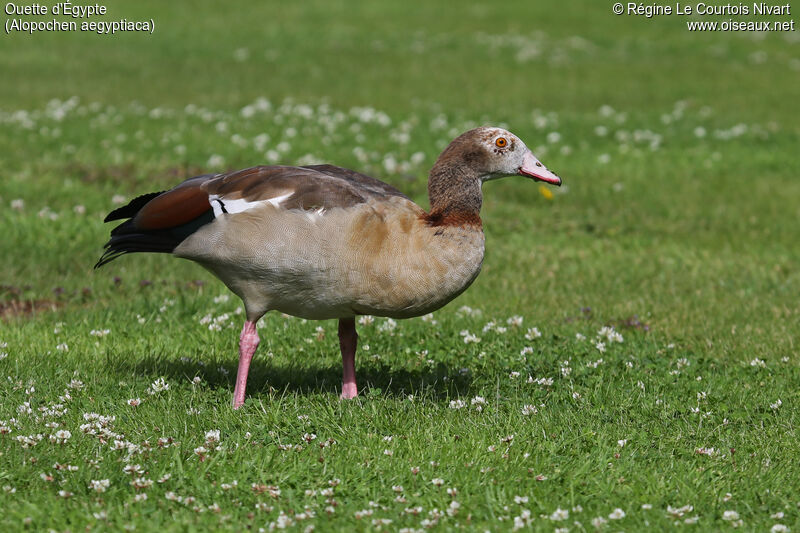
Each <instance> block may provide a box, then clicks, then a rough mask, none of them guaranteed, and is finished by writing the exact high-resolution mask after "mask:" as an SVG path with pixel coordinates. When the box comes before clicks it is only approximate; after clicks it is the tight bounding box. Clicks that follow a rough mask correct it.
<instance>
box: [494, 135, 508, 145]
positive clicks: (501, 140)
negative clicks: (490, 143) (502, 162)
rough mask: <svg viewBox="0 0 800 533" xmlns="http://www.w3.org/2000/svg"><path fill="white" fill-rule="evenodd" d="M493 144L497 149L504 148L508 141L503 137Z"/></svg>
mask: <svg viewBox="0 0 800 533" xmlns="http://www.w3.org/2000/svg"><path fill="white" fill-rule="evenodd" d="M494 144H496V145H497V147H498V148H505V147H506V145H508V141H507V140H506V138H505V137H498V138H497V140H496V141H495V142H494Z"/></svg>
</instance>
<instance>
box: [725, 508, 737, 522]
mask: <svg viewBox="0 0 800 533" xmlns="http://www.w3.org/2000/svg"><path fill="white" fill-rule="evenodd" d="M722 519H723V520H727V521H729V522H730V521H733V520H738V519H739V513H737V512H736V511H730V510H729V511H724V512H723V513H722Z"/></svg>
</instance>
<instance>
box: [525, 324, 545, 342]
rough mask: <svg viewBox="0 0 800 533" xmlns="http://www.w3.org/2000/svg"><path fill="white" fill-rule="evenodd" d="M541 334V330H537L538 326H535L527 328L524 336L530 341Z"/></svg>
mask: <svg viewBox="0 0 800 533" xmlns="http://www.w3.org/2000/svg"><path fill="white" fill-rule="evenodd" d="M541 336H542V332H541V331H539V328H535V327H533V328H528V331H527V332H526V333H525V338H526V339H528V340H529V341H532V340H533V339H538V338H539V337H541Z"/></svg>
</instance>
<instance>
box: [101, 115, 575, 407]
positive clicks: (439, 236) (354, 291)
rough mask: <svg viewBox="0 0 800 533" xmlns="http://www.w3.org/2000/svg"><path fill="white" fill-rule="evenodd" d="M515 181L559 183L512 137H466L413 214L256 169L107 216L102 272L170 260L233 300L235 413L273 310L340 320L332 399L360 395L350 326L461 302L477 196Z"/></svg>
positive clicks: (376, 185)
mask: <svg viewBox="0 0 800 533" xmlns="http://www.w3.org/2000/svg"><path fill="white" fill-rule="evenodd" d="M512 174H519V175H522V176H527V177H530V178H533V179H534V180H538V181H544V182H547V183H550V184H553V185H560V184H561V178H559V177H558V176H557V175H556V174H554V173H553V172H551V171H549V170H548V169H547V168H546V167H545V166H544V165H542V163H540V162H539V160H538V159H536V157H535V156H534V155H533V153H531V151H530V150H529V149H528V148H527V147H526V146H525V143H523V142H522V141H521V140H520V139H519V138H518V137H516V136H515V135H513V134H512V133H510V132H508V131H506V130H504V129H500V128H494V127H483V128H477V129H473V130H470V131H468V132H466V133H464V134H462V135H461V136H459V137H458V138H456V139H455V140H454V141H453V142H451V143H450V145H449V146H448V147H447V148H445V150H444V152H442V154H441V155H440V156H439V159H438V160H437V161H436V164H434V165H433V169H432V170H431V172H430V177H429V179H428V195H429V198H430V204H431V210H430V212H427V213H426V212H425V211H424V210H423V209H422V208H421V207H419V206H418V205H416V204H415V203H414V202H412V201H411V200H410V199H409V198H408V197H406V196H405V195H403V193H401V192H400V191H398V190H397V189H395V188H394V187H392V186H391V185H387V184H386V183H383V182H382V181H379V180H377V179H375V178H371V177H369V176H365V175H364V174H360V173H358V172H355V171H353V170H348V169H345V168H340V167H336V166H333V165H311V166H303V167H290V166H259V167H253V168H248V169H245V170H239V171H236V172H230V173H226V174H206V175H203V176H197V177H194V178H190V179H187V180H186V181H184V182H183V183H181V184H180V185H178V186H177V187H175V188H174V189H171V190H169V191H166V192H157V193H151V194H145V195H143V196H139V197H138V198H135V199H134V200H132V201H131V202H130V203H129V204H128V205H126V206H124V207H121V208H119V209H116V210H114V211H112V212H111V213H110V214H109V215H108V216H107V217H106V218H105V221H106V222H109V221H111V220H122V219H127V220H125V222H123V223H122V224H120V225H119V226H117V227H116V228H114V229H113V230H112V231H111V239H110V240H109V241H108V243H106V245H105V253H104V254H103V256H102V257H101V258H100V260H99V261H98V262H97V265H95V268H97V267H100V266H102V265H104V264H106V263H108V262H109V261H112V260H114V259H116V258H117V257H119V256H120V255H123V254H126V253H129V252H162V253H172V254H173V255H176V256H178V257H183V258H186V259H191V260H192V261H195V262H197V263H199V264H200V265H202V266H204V267H205V268H207V269H208V270H210V271H211V272H212V273H213V274H214V275H216V276H217V277H218V278H219V279H220V280H221V281H222V282H223V283H224V284H225V285H227V286H228V288H229V289H230V290H231V291H233V292H234V293H235V294H236V295H238V296H239V297H240V298H241V299H242V301H243V302H244V307H245V311H246V321H245V323H244V327H243V329H242V332H241V335H240V337H239V369H238V372H237V375H236V387H235V389H234V394H233V407H234V408H238V407H240V406H241V405H242V404H243V403H244V399H245V385H246V383H247V372H248V369H249V366H250V360H251V359H252V357H253V353H254V352H255V350H256V348H257V347H258V343H259V338H258V334H257V332H256V322H257V321H258V319H259V318H261V317H262V316H263V315H264V313H266V312H267V311H271V310H277V311H281V312H283V313H287V314H289V315H294V316H298V317H303V318H307V319H316V320H322V319H330V318H336V319H338V320H339V346H340V348H341V351H342V363H343V380H342V394H341V397H342V398H353V397H355V396H356V395H357V394H358V391H357V388H356V376H355V352H356V342H357V339H358V336H357V334H356V328H355V319H354V317H355V316H356V315H376V316H386V317H394V318H408V317H414V316H420V315H424V314H426V313H430V312H432V311H434V310H436V309H439V308H440V307H442V306H443V305H445V304H447V303H448V302H449V301H450V300H452V299H453V298H455V297H456V296H458V295H459V294H461V292H463V291H464V290H465V289H466V288H467V287H469V285H470V284H471V283H472V282H473V281H474V280H475V277H476V276H477V275H478V272H480V269H481V263H482V262H483V251H484V247H483V245H484V238H483V229H482V224H481V218H480V209H481V202H482V195H481V184H482V183H483V182H484V181H488V180H490V179H494V178H499V177H502V176H507V175H512Z"/></svg>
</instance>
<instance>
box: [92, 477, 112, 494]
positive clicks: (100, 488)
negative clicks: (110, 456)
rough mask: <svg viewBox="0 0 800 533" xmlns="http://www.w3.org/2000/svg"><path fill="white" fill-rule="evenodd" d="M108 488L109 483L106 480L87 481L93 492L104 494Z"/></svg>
mask: <svg viewBox="0 0 800 533" xmlns="http://www.w3.org/2000/svg"><path fill="white" fill-rule="evenodd" d="M110 486H111V482H110V481H109V480H107V479H93V480H91V481H89V488H90V489H92V490H93V491H95V492H105V491H106V489H108V487H110Z"/></svg>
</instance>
